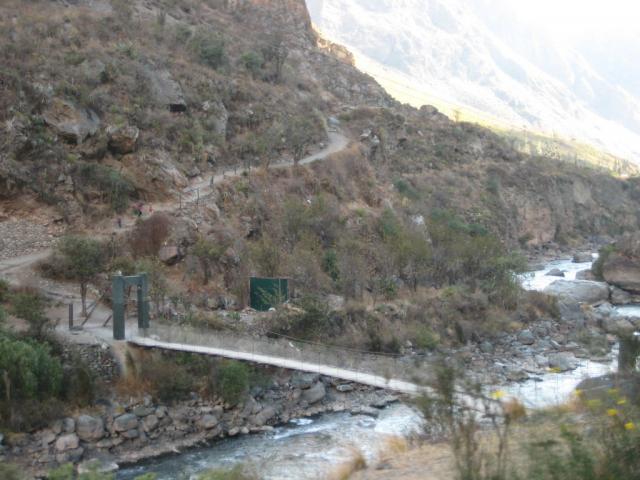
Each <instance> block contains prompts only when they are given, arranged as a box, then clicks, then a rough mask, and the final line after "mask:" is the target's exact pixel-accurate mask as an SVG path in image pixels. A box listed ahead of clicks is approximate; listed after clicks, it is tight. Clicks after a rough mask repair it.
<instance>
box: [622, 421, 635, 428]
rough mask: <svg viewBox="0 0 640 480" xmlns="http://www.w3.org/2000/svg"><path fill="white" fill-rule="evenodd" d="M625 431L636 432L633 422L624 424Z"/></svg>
mask: <svg viewBox="0 0 640 480" xmlns="http://www.w3.org/2000/svg"><path fill="white" fill-rule="evenodd" d="M624 429H625V430H635V429H636V426H635V425H634V424H633V422H627V423H625V424H624Z"/></svg>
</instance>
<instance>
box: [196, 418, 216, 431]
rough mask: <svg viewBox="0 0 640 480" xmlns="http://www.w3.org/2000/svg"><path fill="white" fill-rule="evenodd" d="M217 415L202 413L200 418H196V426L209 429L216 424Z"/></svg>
mask: <svg viewBox="0 0 640 480" xmlns="http://www.w3.org/2000/svg"><path fill="white" fill-rule="evenodd" d="M218 423H219V422H218V417H216V416H215V415H203V416H202V418H200V420H198V427H199V428H202V429H204V430H211V429H212V428H215V427H216V426H217V425H218Z"/></svg>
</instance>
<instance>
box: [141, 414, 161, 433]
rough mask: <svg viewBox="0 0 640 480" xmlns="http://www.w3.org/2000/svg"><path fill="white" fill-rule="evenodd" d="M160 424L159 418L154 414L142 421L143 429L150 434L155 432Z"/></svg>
mask: <svg viewBox="0 0 640 480" xmlns="http://www.w3.org/2000/svg"><path fill="white" fill-rule="evenodd" d="M159 423H160V420H159V419H158V417H157V416H156V415H154V414H151V415H148V416H146V417H144V420H142V428H143V429H144V431H145V432H147V433H149V432H152V431H154V430H155V429H156V428H157V427H158V424H159Z"/></svg>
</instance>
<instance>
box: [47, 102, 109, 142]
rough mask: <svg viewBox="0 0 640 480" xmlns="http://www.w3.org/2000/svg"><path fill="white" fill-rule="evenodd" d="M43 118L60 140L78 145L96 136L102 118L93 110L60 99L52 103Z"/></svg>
mask: <svg viewBox="0 0 640 480" xmlns="http://www.w3.org/2000/svg"><path fill="white" fill-rule="evenodd" d="M42 118H43V119H44V121H45V123H46V124H47V125H49V126H50V127H51V128H53V129H54V130H55V132H56V133H57V134H58V136H59V137H60V138H62V139H63V140H64V141H66V142H69V143H75V144H76V145H80V144H81V143H82V142H84V141H85V140H86V139H87V137H89V136H91V135H95V134H96V132H97V131H98V129H99V128H100V118H98V115H97V114H96V113H95V112H94V111H93V110H91V109H89V108H80V107H76V106H75V105H73V104H72V103H71V102H67V101H66V100H61V99H59V98H56V99H53V100H52V101H51V103H50V105H49V107H48V108H47V110H46V111H45V112H44V114H43V115H42Z"/></svg>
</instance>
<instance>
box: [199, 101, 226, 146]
mask: <svg viewBox="0 0 640 480" xmlns="http://www.w3.org/2000/svg"><path fill="white" fill-rule="evenodd" d="M202 110H203V111H204V112H205V114H206V123H207V125H208V126H209V127H211V129H212V130H213V132H214V133H215V134H216V135H218V136H219V137H220V138H222V139H224V138H226V136H227V124H228V123H229V112H228V111H227V108H226V107H225V106H224V103H222V101H221V100H219V99H215V100H208V101H206V102H204V103H203V104H202Z"/></svg>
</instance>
